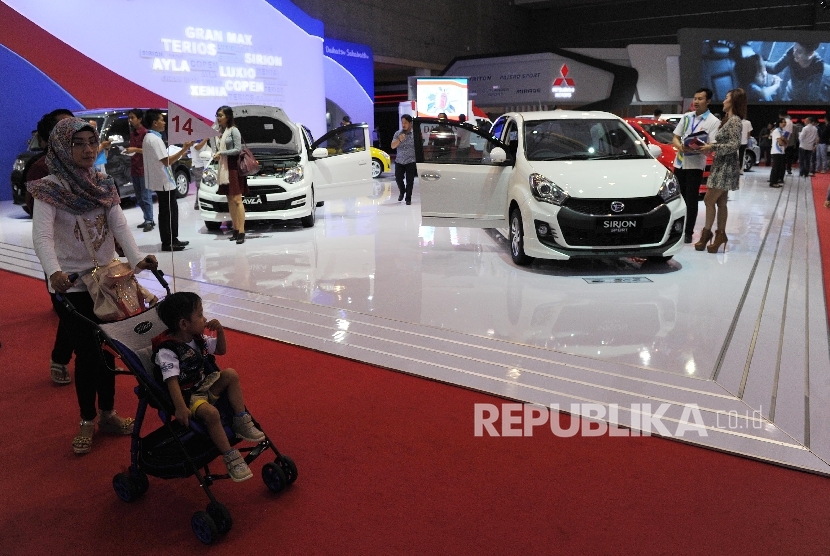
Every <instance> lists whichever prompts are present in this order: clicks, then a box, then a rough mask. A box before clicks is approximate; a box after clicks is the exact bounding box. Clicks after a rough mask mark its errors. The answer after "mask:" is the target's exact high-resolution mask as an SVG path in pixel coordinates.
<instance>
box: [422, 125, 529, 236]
mask: <svg viewBox="0 0 830 556" xmlns="http://www.w3.org/2000/svg"><path fill="white" fill-rule="evenodd" d="M433 124H437V120H435V119H433V118H416V119H415V125H414V126H413V127H414V129H415V155H416V161H417V167H418V177H419V182H418V183H419V186H418V187H419V188H420V194H421V220H422V223H423V224H424V225H430V226H458V227H467V228H500V227H503V226H505V225H506V217H505V212H506V208H507V207H506V204H507V185H508V181H509V179H510V175H511V174H512V172H513V166H512V162H513V160H514V159H511V158H510V157H509V155H508V160H507V161H506V162H504V163H501V164H495V163H493V162H492V161H491V160H490V152H491V151H492V150H493V149H494V148H496V147H498V148H501V149H504V151H505V152H507V147H506V146H505V145H504V143H502V142H501V141H499V140H498V139H496V138H495V137H493V136H491V135H490V134H489V133H488V132H485V131H483V130H481V129H479V128H476V127H473V126H471V125H469V124H463V125H462V124H459V123H457V122H448V123H446V124H442V125H446V126H449V127H450V128H451V131H452V134H453V135H454V136H455V137H456V139H457V140H456V143H455V144H454V145H445V144H442V143H436V142H435V141H433V140H431V139H430V135H431V134H429V133H427V134H425V133H423V130H424V129H431V128H432V127H434V125H433ZM446 134H447V135H448V134H449V132H447V133H446ZM467 134H468V135H469V138H470V146H469V148H459V147H458V146H457V145H458V144H465V145H466V137H465V135H467ZM459 138H463V140H458V139H459Z"/></svg>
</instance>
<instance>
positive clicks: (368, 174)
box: [308, 124, 373, 201]
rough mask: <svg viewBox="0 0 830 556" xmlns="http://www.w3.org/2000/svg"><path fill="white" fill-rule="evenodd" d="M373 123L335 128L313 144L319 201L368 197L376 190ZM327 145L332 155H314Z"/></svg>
mask: <svg viewBox="0 0 830 556" xmlns="http://www.w3.org/2000/svg"><path fill="white" fill-rule="evenodd" d="M369 145H371V143H370V141H369V125H368V124H351V125H347V126H343V127H338V128H337V129H333V130H331V131H329V132H328V133H326V134H325V135H323V136H322V137H320V138H319V139H318V140H317V141H315V142H314V143H312V144H311V148H310V152H309V156H308V158H309V161H310V164H311V165H313V166H314V178H313V180H314V181H313V183H314V192H315V196H316V199H317V201H329V200H335V199H348V198H355V197H367V196H369V195H371V194H372V183H373V182H372V154H371V153H370V152H369ZM321 147H322V148H325V149H326V150H327V151H328V156H327V157H324V158H314V156H313V154H312V153H313V152H314V150H315V149H318V148H321Z"/></svg>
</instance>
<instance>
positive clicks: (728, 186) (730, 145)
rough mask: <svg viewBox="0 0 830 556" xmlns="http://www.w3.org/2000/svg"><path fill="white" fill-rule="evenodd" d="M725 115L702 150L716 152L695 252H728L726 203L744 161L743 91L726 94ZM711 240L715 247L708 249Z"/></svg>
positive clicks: (704, 200)
mask: <svg viewBox="0 0 830 556" xmlns="http://www.w3.org/2000/svg"><path fill="white" fill-rule="evenodd" d="M723 111H724V116H723V125H722V126H720V128H719V129H718V132H717V134H716V135H715V136H710V137H709V140H708V141H707V142H706V144H705V145H703V146H702V147H701V148H700V150H701V151H703V152H709V151H714V152H715V158H714V160H713V161H712V172H711V174H709V183H708V184H707V186H708V187H707V191H706V196H705V197H704V198H703V202H704V204H705V205H706V224H705V225H704V226H703V229H702V230H701V231H700V241H698V242H697V243H695V249H696V250H698V251H703V250H704V249H706V250H707V251H709V252H710V253H717V252H718V249H719V248H720V246H721V245H723V246H724V248H723V249H724V251H725V250H726V242H727V237H726V219H727V216H728V215H729V213H728V211H727V208H726V200H727V197H728V195H729V192H730V191H735V190H737V189H738V188H739V187H740V182H741V177H740V176H741V173H740V172H741V167H742V166H743V160H742V159H741V158H740V155H739V153H740V146H741V136H742V135H743V129H744V127H743V125H742V121H746V93H745V92H744V90H743V89H732V90H731V91H729V92H728V93H726V98H725V99H723ZM716 213H717V221H718V229H717V231H716V232H715V233H714V237H713V234H712V224H714V223H715V215H716ZM710 239H711V240H712V243H711V244H709V245H707V243H709V240H710Z"/></svg>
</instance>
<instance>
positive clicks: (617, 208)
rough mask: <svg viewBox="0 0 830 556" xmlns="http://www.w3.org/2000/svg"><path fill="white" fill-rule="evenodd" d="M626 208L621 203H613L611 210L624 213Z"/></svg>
mask: <svg viewBox="0 0 830 556" xmlns="http://www.w3.org/2000/svg"><path fill="white" fill-rule="evenodd" d="M624 208H625V205H624V204H622V203H621V202H620V201H614V202H613V203H611V210H612V211H614V212H622V211H623V209H624Z"/></svg>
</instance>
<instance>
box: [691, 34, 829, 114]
mask: <svg viewBox="0 0 830 556" xmlns="http://www.w3.org/2000/svg"><path fill="white" fill-rule="evenodd" d="M700 52H701V59H700V86H701V87H708V88H710V89H712V92H713V93H714V97H713V99H712V100H713V102H723V99H724V97H726V93H727V92H729V90H730V89H736V88H738V87H740V88H742V89H744V90H745V91H746V93H747V100H748V101H749V102H750V103H751V104H759V103H794V104H814V103H827V102H830V64H828V61H830V42H807V41H806V40H805V41H804V42H794V41H772V40H764V41H760V40H759V41H754V40H748V41H739V40H727V39H704V40H703V41H702V42H701V49H700Z"/></svg>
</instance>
